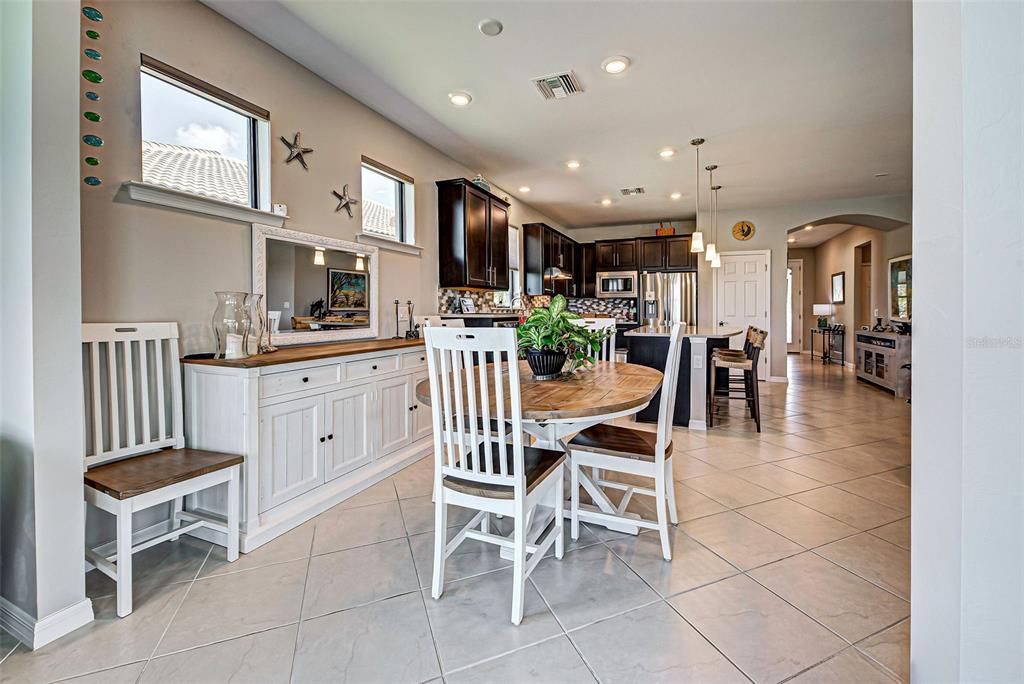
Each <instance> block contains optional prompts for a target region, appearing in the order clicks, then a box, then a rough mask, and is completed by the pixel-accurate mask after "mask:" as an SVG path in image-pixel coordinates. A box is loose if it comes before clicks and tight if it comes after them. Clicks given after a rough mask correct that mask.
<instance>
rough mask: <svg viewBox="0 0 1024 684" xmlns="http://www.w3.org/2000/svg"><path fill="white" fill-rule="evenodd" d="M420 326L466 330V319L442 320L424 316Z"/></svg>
mask: <svg viewBox="0 0 1024 684" xmlns="http://www.w3.org/2000/svg"><path fill="white" fill-rule="evenodd" d="M420 326H421V327H423V328H465V327H466V319H464V318H441V317H440V316H422V317H421V318H420Z"/></svg>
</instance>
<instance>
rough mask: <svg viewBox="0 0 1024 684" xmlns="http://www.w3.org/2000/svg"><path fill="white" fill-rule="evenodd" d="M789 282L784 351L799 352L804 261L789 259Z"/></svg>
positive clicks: (802, 333) (802, 334) (802, 314)
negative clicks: (787, 329) (787, 331)
mask: <svg viewBox="0 0 1024 684" xmlns="http://www.w3.org/2000/svg"><path fill="white" fill-rule="evenodd" d="M787 279H788V281H789V284H788V287H787V292H788V300H789V301H788V302H787V306H788V310H787V317H786V319H787V324H788V328H789V333H788V334H787V335H786V351H788V352H790V353H791V354H799V353H800V352H801V351H802V350H803V348H804V261H803V259H790V260H789V268H788V277H787Z"/></svg>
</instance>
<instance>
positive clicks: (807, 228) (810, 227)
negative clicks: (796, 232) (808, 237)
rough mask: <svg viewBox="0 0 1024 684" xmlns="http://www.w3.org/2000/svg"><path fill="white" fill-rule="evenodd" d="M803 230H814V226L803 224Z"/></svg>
mask: <svg viewBox="0 0 1024 684" xmlns="http://www.w3.org/2000/svg"><path fill="white" fill-rule="evenodd" d="M804 230H814V226H804Z"/></svg>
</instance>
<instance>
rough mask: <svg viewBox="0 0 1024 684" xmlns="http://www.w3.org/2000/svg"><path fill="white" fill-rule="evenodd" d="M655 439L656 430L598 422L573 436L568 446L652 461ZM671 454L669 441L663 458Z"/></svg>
mask: <svg viewBox="0 0 1024 684" xmlns="http://www.w3.org/2000/svg"><path fill="white" fill-rule="evenodd" d="M657 441H658V434H657V433H656V432H647V431H645V430H634V429H633V428H627V427H620V426H618V425H607V424H605V423H599V424H598V425H595V426H593V427H589V428H587V429H586V430H584V431H583V432H580V433H579V434H577V435H576V436H575V437H573V438H572V441H570V442H569V447H570V448H571V449H572V450H573V451H589V452H591V453H595V454H608V455H609V456H622V457H624V458H632V459H636V460H638V461H648V462H651V463H653V462H654V458H655V454H656V452H657V450H656V445H657ZM671 455H672V442H669V443H668V446H667V447H666V448H665V458H669V457H670V456H671Z"/></svg>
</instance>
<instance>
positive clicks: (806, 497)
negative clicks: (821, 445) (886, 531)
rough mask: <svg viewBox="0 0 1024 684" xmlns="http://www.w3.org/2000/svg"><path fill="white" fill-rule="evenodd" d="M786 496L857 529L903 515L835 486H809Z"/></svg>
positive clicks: (863, 528)
mask: <svg viewBox="0 0 1024 684" xmlns="http://www.w3.org/2000/svg"><path fill="white" fill-rule="evenodd" d="M789 498H791V499H792V500H793V501H796V502H797V503H801V504H803V505H804V506H807V507H809V508H813V509H814V510H816V511H818V512H819V513H824V514H825V515H827V516H829V517H832V518H835V519H836V520H839V521H841V522H844V523H846V524H847V525H851V526H853V527H856V528H857V529H858V530H869V529H871V528H873V527H878V526H879V525H884V524H886V523H890V522H893V521H895V520H899V519H900V518H902V517H904V516H905V515H906V514H905V513H902V512H900V511H898V510H896V509H895V508H889V507H888V506H883V505H882V504H879V503H877V502H874V501H871V500H869V499H865V498H863V497H860V496H857V495H856V494H851V493H850V492H846V491H843V490H842V489H839V488H837V487H822V488H821V489H812V490H811V491H809V492H800V493H799V494H793V495H792V496H791V497H789Z"/></svg>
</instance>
